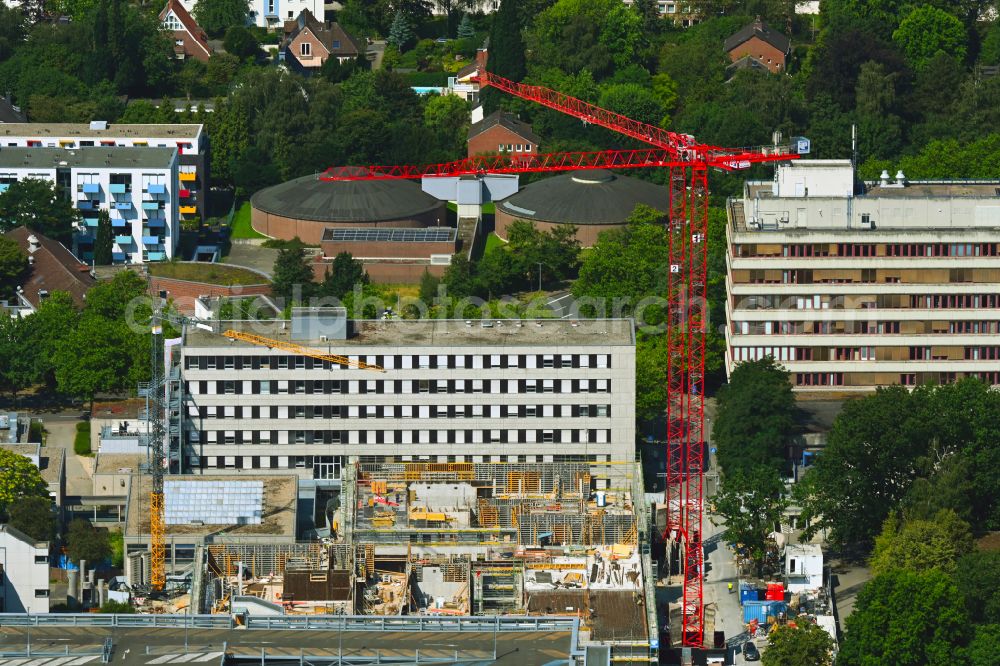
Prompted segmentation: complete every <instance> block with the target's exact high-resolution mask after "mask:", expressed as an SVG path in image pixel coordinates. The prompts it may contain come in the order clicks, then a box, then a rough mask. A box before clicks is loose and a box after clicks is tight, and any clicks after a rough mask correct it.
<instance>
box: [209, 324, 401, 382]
mask: <svg viewBox="0 0 1000 666" xmlns="http://www.w3.org/2000/svg"><path fill="white" fill-rule="evenodd" d="M222 335H223V336H225V337H227V338H229V339H231V340H239V341H241V342H249V343H250V344H252V345H259V346H261V347H268V348H270V349H280V350H282V351H286V352H291V353H292V354H299V355H300V356H311V357H312V358H317V359H319V360H321V361H329V362H330V363H336V364H337V365H343V366H345V367H348V368H357V369H358V370H374V371H375V372H385V370H384V369H383V368H381V367H380V366H377V365H371V364H369V363H364V362H362V361H354V360H351V359H349V358H347V357H346V356H337V355H335V354H325V353H323V352H322V351H320V350H318V349H313V348H312V347H303V346H302V345H297V344H295V343H294V342H284V341H283V340H275V339H273V338H265V337H264V336H262V335H254V334H252V333H243V332H241V331H233V330H229V331H225V332H223V334H222Z"/></svg>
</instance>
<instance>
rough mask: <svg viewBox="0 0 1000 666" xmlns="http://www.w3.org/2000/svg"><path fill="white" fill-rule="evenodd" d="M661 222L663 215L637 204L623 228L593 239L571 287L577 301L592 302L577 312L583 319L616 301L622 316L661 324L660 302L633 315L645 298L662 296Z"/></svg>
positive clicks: (663, 233) (663, 248)
mask: <svg viewBox="0 0 1000 666" xmlns="http://www.w3.org/2000/svg"><path fill="white" fill-rule="evenodd" d="M662 220H663V213H661V212H660V211H657V210H655V209H653V208H650V207H648V206H643V205H641V204H640V205H638V206H636V207H635V210H634V211H633V212H632V214H631V215H630V216H629V218H628V226H627V227H625V228H623V229H615V230H611V231H606V232H604V233H602V234H601V235H600V236H598V239H597V242H596V243H595V244H594V246H593V247H592V248H591V249H590V251H589V252H588V253H587V255H586V257H584V259H583V261H582V263H581V264H580V277H579V279H577V280H576V282H574V283H573V287H572V289H573V295H574V296H575V297H576V298H577V299H582V298H584V297H588V298H589V299H592V300H593V301H596V303H597V304H596V305H594V306H593V307H591V306H587V307H585V308H582V309H583V310H584V313H583V314H584V315H585V316H591V315H594V314H597V315H600V316H607V314H608V313H610V312H611V311H612V309H611V307H612V302H613V301H614V299H618V300H619V301H620V302H622V303H623V304H624V308H623V310H622V314H625V315H630V314H641V315H642V317H641V318H642V320H643V323H645V324H650V325H653V326H655V325H658V324H660V323H662V321H663V314H662V303H660V304H656V303H654V304H653V305H651V306H650V307H648V308H645V310H643V311H642V312H641V313H636V311H635V308H636V306H637V305H638V304H639V303H640V302H642V301H643V300H644V299H647V298H651V297H658V298H661V299H662V298H666V294H667V280H666V274H665V273H664V271H663V261H662V258H663V257H665V256H667V234H666V231H665V230H664V228H663V225H662Z"/></svg>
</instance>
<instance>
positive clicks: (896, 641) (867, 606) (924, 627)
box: [837, 569, 971, 666]
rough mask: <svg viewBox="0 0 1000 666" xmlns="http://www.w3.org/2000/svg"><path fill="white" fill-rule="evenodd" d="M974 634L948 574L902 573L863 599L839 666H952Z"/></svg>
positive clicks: (876, 581)
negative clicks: (876, 665)
mask: <svg viewBox="0 0 1000 666" xmlns="http://www.w3.org/2000/svg"><path fill="white" fill-rule="evenodd" d="M970 634H971V625H970V624H969V621H968V615H967V614H966V612H965V607H964V604H963V601H962V598H961V596H959V594H958V591H957V589H956V588H955V584H954V583H953V582H952V581H951V579H950V578H949V577H948V575H947V574H945V573H943V572H941V571H938V570H930V571H924V572H916V571H908V570H906V569H896V570H894V571H891V572H889V573H885V574H882V575H880V576H876V577H875V578H873V579H872V580H871V581H869V582H868V584H866V585H865V587H864V588H863V589H862V590H861V592H860V594H858V600H857V604H856V605H855V607H854V612H853V613H851V615H850V616H849V617H848V618H847V625H846V631H845V638H844V641H843V643H842V644H841V646H840V653H839V655H838V656H837V664H838V666H868V665H869V664H872V665H874V664H895V665H897V666H924V665H925V664H928V665H932V666H937V665H940V666H946V665H948V664H953V663H955V661H956V655H957V654H959V653H958V650H960V649H961V647H962V646H963V645H964V644H965V642H966V640H967V639H968V637H969V635H970Z"/></svg>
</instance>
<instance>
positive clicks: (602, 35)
mask: <svg viewBox="0 0 1000 666" xmlns="http://www.w3.org/2000/svg"><path fill="white" fill-rule="evenodd" d="M532 28H533V29H532V32H531V49H532V59H533V61H535V62H539V63H545V65H547V66H555V67H558V68H559V69H562V70H563V71H565V72H575V71H579V70H581V69H584V68H586V69H589V70H590V71H591V72H592V73H593V74H594V76H595V77H598V78H600V77H603V76H606V75H608V74H610V73H611V71H612V69H613V68H615V67H619V68H621V67H625V66H627V65H629V64H631V63H633V62H635V61H636V59H637V56H638V54H639V52H640V51H641V50H642V48H643V47H644V45H645V39H644V35H643V33H642V18H640V17H639V15H638V14H637V13H635V12H634V11H632V10H631V9H630V8H629V7H626V6H625V5H624V4H622V3H621V2H617V1H616V0H558V2H556V3H555V4H553V5H552V6H551V7H549V8H548V9H546V10H545V11H543V12H542V13H541V14H539V15H538V16H537V17H535V20H534V24H533V26H532ZM492 47H493V40H492V39H491V40H490V48H492Z"/></svg>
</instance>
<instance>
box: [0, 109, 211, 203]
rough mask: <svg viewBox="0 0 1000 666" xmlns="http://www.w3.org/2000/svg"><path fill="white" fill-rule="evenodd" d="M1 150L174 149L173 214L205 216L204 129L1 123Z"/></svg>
mask: <svg viewBox="0 0 1000 666" xmlns="http://www.w3.org/2000/svg"><path fill="white" fill-rule="evenodd" d="M0 146H6V147H17V146H20V147H25V148H73V149H75V148H93V147H98V146H99V147H102V148H112V147H115V146H117V147H125V148H132V147H136V148H145V147H153V148H176V149H177V178H176V179H175V181H174V182H175V183H176V186H175V188H174V192H175V196H176V198H177V210H178V212H179V213H180V215H181V217H182V218H184V219H196V218H199V217H204V216H205V215H206V212H205V206H206V205H207V197H208V135H207V134H206V133H205V128H204V126H203V125H198V124H195V123H187V124H168V123H161V124H128V123H110V124H109V123H106V122H104V121H94V122H92V123H0Z"/></svg>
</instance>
